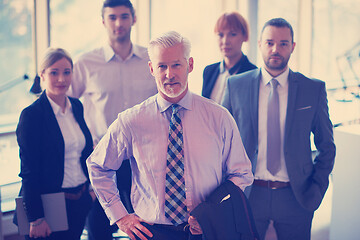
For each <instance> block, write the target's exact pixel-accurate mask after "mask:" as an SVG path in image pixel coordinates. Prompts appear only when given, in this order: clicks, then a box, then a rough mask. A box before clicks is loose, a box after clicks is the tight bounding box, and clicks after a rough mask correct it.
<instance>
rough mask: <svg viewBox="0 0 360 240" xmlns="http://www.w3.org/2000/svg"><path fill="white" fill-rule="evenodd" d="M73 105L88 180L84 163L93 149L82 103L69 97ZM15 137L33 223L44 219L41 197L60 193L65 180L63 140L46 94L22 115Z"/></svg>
mask: <svg viewBox="0 0 360 240" xmlns="http://www.w3.org/2000/svg"><path fill="white" fill-rule="evenodd" d="M70 102H71V105H72V110H73V114H74V117H75V120H76V121H77V122H78V123H79V126H80V128H81V130H82V132H83V133H84V136H85V139H86V144H85V148H84V150H83V151H82V154H81V158H80V162H81V166H82V169H83V171H84V173H85V176H86V177H87V178H88V172H87V167H86V163H85V161H86V159H87V157H88V156H89V155H90V153H91V152H92V149H93V143H92V138H91V134H90V131H89V129H88V127H87V126H86V124H85V120H84V117H83V116H84V114H83V106H82V104H81V102H80V101H79V100H78V99H75V98H70ZM16 136H17V141H18V144H19V147H20V159H21V171H20V174H19V176H20V177H21V178H22V187H21V191H20V195H22V196H23V197H24V203H25V208H26V212H27V217H28V219H29V221H34V220H36V219H38V218H41V217H43V216H44V212H43V208H42V202H41V198H40V195H41V194H44V193H54V192H61V191H62V188H61V185H62V182H63V179H64V159H65V158H64V154H65V153H64V152H65V146H64V139H63V136H62V133H61V130H60V127H59V124H58V122H57V120H56V117H55V114H54V112H53V110H52V108H51V105H50V102H49V100H48V98H47V96H46V94H45V92H43V93H42V95H41V96H40V97H39V99H37V100H36V101H35V102H34V103H33V104H31V105H30V106H28V107H27V108H25V109H24V110H23V111H22V112H21V115H20V120H19V123H18V126H17V129H16Z"/></svg>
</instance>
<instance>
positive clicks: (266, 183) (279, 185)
mask: <svg viewBox="0 0 360 240" xmlns="http://www.w3.org/2000/svg"><path fill="white" fill-rule="evenodd" d="M253 184H254V185H256V186H260V187H266V188H270V189H279V188H285V187H290V182H279V181H265V180H259V179H255V180H254V183H253Z"/></svg>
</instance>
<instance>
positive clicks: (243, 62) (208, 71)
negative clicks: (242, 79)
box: [201, 54, 257, 98]
mask: <svg viewBox="0 0 360 240" xmlns="http://www.w3.org/2000/svg"><path fill="white" fill-rule="evenodd" d="M255 68H257V67H256V66H255V65H254V64H252V63H251V62H250V61H249V59H248V58H247V57H246V56H245V55H244V54H243V55H242V57H241V58H240V60H239V61H238V62H237V63H236V64H235V65H234V67H232V68H231V69H230V70H229V73H230V75H233V74H239V73H243V72H246V71H249V70H252V69H255ZM219 74H220V62H217V63H214V64H211V65H208V66H206V67H205V69H204V72H203V86H202V92H201V95H202V96H204V97H206V98H210V96H211V93H212V91H213V89H214V86H215V83H216V80H217V78H218V76H219Z"/></svg>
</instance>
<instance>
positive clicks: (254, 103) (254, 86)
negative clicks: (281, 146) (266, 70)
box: [250, 69, 261, 142]
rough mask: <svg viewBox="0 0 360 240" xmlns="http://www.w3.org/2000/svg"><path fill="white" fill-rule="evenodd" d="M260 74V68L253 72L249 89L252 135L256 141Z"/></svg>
mask: <svg viewBox="0 0 360 240" xmlns="http://www.w3.org/2000/svg"><path fill="white" fill-rule="evenodd" d="M260 80H261V74H260V69H259V70H258V71H256V72H255V78H254V79H251V83H250V85H251V91H250V109H251V111H252V113H251V118H252V122H253V128H254V129H253V130H254V136H255V138H256V142H257V139H258V137H257V136H258V128H259V126H258V125H259V124H258V123H259V86H260Z"/></svg>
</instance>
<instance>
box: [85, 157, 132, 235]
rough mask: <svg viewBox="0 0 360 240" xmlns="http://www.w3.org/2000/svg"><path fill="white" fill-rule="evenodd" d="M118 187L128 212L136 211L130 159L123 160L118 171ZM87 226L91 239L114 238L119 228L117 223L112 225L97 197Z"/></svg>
mask: <svg viewBox="0 0 360 240" xmlns="http://www.w3.org/2000/svg"><path fill="white" fill-rule="evenodd" d="M116 178H117V187H118V189H119V194H120V197H121V201H122V202H123V204H124V205H125V207H126V209H127V211H128V212H130V213H132V212H134V210H133V208H132V205H131V201H130V192H131V168H130V162H129V160H125V161H123V163H122V165H121V167H120V168H119V170H118V171H117V172H116ZM86 228H87V230H88V236H89V240H112V239H113V237H112V234H113V233H114V232H116V231H117V230H118V227H117V226H116V224H114V225H113V226H110V221H109V219H108V218H107V216H106V214H105V212H104V209H103V208H102V207H101V205H100V203H99V201H98V200H97V199H96V200H95V202H94V204H93V207H92V208H91V210H90V213H89V215H88V218H87V222H86Z"/></svg>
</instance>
